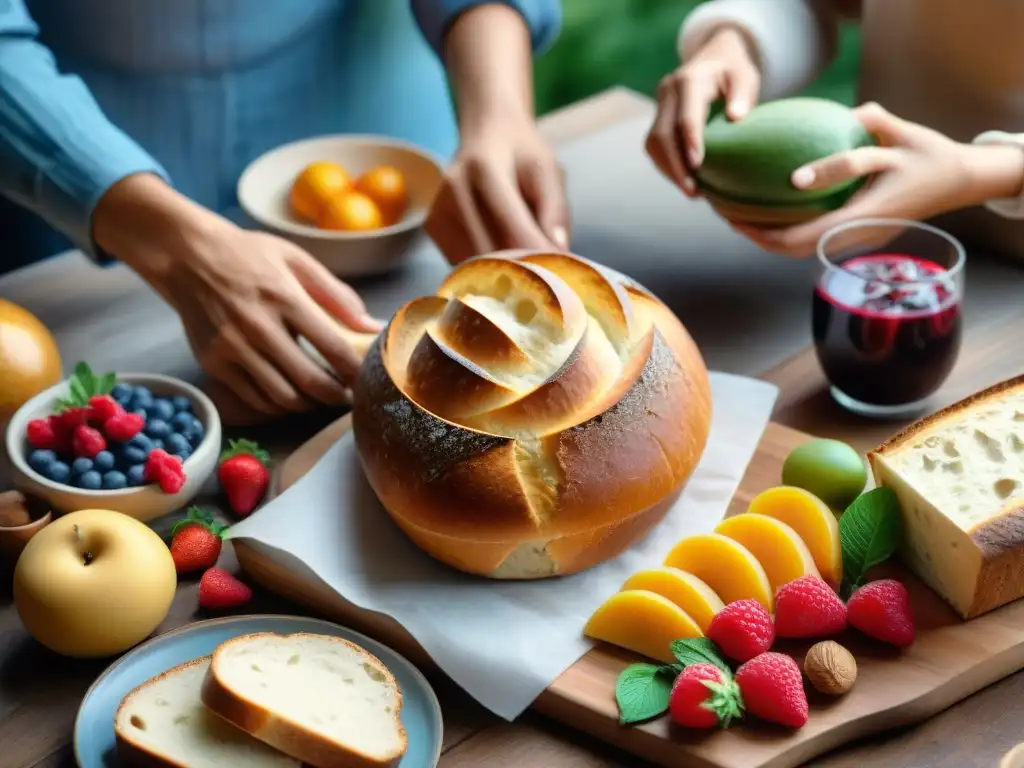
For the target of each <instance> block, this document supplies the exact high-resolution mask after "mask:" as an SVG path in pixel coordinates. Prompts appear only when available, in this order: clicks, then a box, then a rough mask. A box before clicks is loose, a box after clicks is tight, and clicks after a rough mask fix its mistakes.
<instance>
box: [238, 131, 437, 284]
mask: <svg viewBox="0 0 1024 768" xmlns="http://www.w3.org/2000/svg"><path fill="white" fill-rule="evenodd" d="M318 161H332V162H336V163H338V164H340V165H341V166H342V167H343V168H345V170H346V171H348V173H349V174H350V175H351V176H352V177H353V178H355V177H357V176H359V175H360V174H362V173H363V172H365V171H368V170H370V169H371V168H374V167H376V166H379V165H391V166H394V167H395V168H397V169H398V170H400V171H401V172H402V175H403V176H404V177H405V182H406V186H407V188H408V193H409V207H408V209H407V210H406V212H405V215H404V216H403V217H402V219H401V220H400V221H399V222H398V223H396V224H392V225H391V226H388V227H381V228H380V229H375V230H372V231H368V232H343V231H335V230H325V229H319V228H317V227H314V226H311V225H309V224H305V223H303V222H301V221H300V220H299V219H298V218H296V217H295V215H294V214H293V213H292V212H291V207H290V205H289V195H290V192H291V187H292V183H293V182H294V181H295V177H296V176H298V174H299V172H300V171H302V169H303V168H305V167H306V166H307V165H309V164H310V163H314V162H318ZM443 178H444V172H443V170H442V164H441V161H440V160H439V159H438V158H436V157H434V156H433V155H431V154H430V153H429V152H427V151H426V150H423V149H420V148H419V147H416V146H414V145H412V144H408V143H406V142H403V141H399V140H397V139H390V138H386V137H384V136H371V135H337V136H321V137H317V138H313V139H304V140H302V141H296V142H293V143H291V144H285V145H284V146H282V147H278V148H277V149H272V150H271V151H270V152H267V153H266V154H264V155H262V156H260V157H258V158H257V159H256V160H254V161H253V162H252V163H251V164H250V165H249V167H247V168H246V169H245V171H244V172H243V173H242V175H241V177H240V178H239V180H238V202H239V204H240V205H241V206H242V210H243V211H245V213H246V214H247V215H248V216H249V217H251V218H252V219H253V220H255V221H256V223H257V224H259V225H260V226H261V227H262V228H263V229H265V230H267V231H269V232H273V233H274V234H277V235H280V236H281V237H284V238H285V239H287V240H291V241H292V242H293V243H295V244H296V245H299V246H300V247H302V248H303V249H305V250H306V251H308V252H309V253H310V254H311V255H312V256H313V257H314V258H316V259H317V260H319V261H320V262H322V263H323V264H324V265H325V266H326V267H327V268H328V269H330V270H331V271H332V272H333V273H335V274H336V275H339V276H341V277H356V276H361V275H371V274H380V273H384V272H388V271H390V270H392V269H395V268H397V267H399V266H401V265H402V264H404V263H405V262H406V261H407V260H408V258H409V256H410V254H411V253H412V252H413V250H414V248H415V246H416V245H417V243H418V242H419V241H420V239H421V238H423V237H425V235H424V234H423V222H424V220H425V219H426V217H427V211H428V210H429V208H430V204H431V202H433V200H434V195H436V194H437V191H438V189H440V187H441V182H442V180H443Z"/></svg>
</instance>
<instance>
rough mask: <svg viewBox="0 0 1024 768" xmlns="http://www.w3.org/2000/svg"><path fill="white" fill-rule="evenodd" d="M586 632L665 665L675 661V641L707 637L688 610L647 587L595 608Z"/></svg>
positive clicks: (606, 601)
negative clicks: (672, 647)
mask: <svg viewBox="0 0 1024 768" xmlns="http://www.w3.org/2000/svg"><path fill="white" fill-rule="evenodd" d="M583 634H584V635H586V636H587V637H592V638H593V639H595V640H601V641H603V642H606V643H611V644H612V645H617V646H618V647H619V648H625V649H626V650H627V651H633V652H634V653H639V654H641V655H643V656H646V657H648V658H650V659H655V660H656V661H660V662H662V663H663V664H671V663H673V662H674V661H675V657H674V656H673V655H672V650H671V645H672V641H673V640H681V639H683V638H690V637H703V636H704V633H703V632H701V631H700V627H699V626H697V622H695V621H694V620H693V619H692V618H690V616H689V615H688V614H687V613H686V611H684V610H683V609H682V608H680V607H679V606H678V605H676V604H675V603H673V602H672V601H671V600H669V599H668V598H667V597H662V596H661V595H657V594H655V593H654V592H650V591H648V590H646V589H629V590H626V591H625V592H616V593H615V594H614V595H612V596H611V597H609V598H608V599H607V600H605V601H604V603H603V604H602V605H601V607H600V608H598V609H597V610H596V611H594V615H593V616H591V617H590V621H588V622H587V626H585V627H584V628H583Z"/></svg>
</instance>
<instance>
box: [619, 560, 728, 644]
mask: <svg viewBox="0 0 1024 768" xmlns="http://www.w3.org/2000/svg"><path fill="white" fill-rule="evenodd" d="M622 589H623V590H629V589H645V590H647V591H648V592H654V593H655V594H656V595H661V596H662V597H665V598H668V599H669V600H671V601H672V602H673V603H675V604H676V605H678V606H679V607H680V608H682V609H683V610H684V611H686V613H687V615H689V616H690V618H692V619H693V620H694V621H695V622H697V626H698V627H700V631H701V632H703V633H705V634H707V631H708V625H710V624H711V620H712V619H713V618H715V614H716V613H718V612H719V611H720V610H722V609H723V608H725V603H723V602H722V599H721V598H720V597H719V596H718V595H716V594H715V591H714V590H713V589H711V587H709V586H708V585H707V584H705V583H704V582H703V581H701V580H700V579H698V578H697V577H696V576H694V575H693V574H692V573H687V572H686V571H681V570H679V569H678V568H669V567H668V566H667V565H662V566H660V567H658V568H650V569H648V570H646V571H637V572H636V573H634V574H633V575H632V576H630V577H629V578H628V579H626V583H625V584H623V585H622Z"/></svg>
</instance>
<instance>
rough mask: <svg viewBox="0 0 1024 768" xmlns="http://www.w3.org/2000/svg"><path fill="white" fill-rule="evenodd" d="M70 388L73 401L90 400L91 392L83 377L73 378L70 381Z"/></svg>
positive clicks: (82, 401)
mask: <svg viewBox="0 0 1024 768" xmlns="http://www.w3.org/2000/svg"><path fill="white" fill-rule="evenodd" d="M68 390H69V391H70V392H71V402H73V403H81V404H83V405H84V404H85V403H86V402H88V400H89V392H88V390H87V389H86V388H85V384H83V383H82V380H81V379H78V378H73V379H71V381H70V382H68Z"/></svg>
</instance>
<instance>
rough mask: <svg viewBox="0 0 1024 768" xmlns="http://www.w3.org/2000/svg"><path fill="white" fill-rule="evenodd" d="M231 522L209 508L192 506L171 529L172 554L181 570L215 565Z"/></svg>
mask: <svg viewBox="0 0 1024 768" xmlns="http://www.w3.org/2000/svg"><path fill="white" fill-rule="evenodd" d="M226 530H227V526H226V525H224V524H223V523H218V522H217V521H215V520H214V519H213V518H212V517H211V516H210V513H209V512H204V511H203V510H201V509H199V508H198V507H192V508H191V509H189V511H188V516H187V517H186V518H185V519H184V520H179V521H178V522H177V523H175V524H174V527H173V528H172V529H171V558H172V559H173V560H174V567H175V570H177V571H178V573H188V572H189V571H201V570H203V569H204V568H211V567H212V566H214V565H215V564H216V563H217V558H218V557H220V550H221V540H222V538H223V536H224V531H226Z"/></svg>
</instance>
